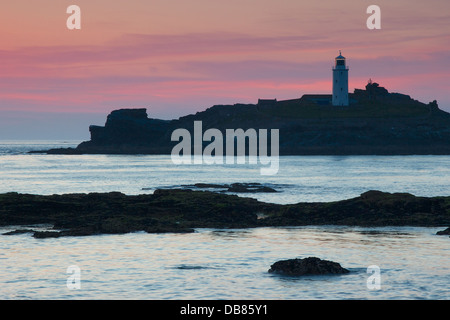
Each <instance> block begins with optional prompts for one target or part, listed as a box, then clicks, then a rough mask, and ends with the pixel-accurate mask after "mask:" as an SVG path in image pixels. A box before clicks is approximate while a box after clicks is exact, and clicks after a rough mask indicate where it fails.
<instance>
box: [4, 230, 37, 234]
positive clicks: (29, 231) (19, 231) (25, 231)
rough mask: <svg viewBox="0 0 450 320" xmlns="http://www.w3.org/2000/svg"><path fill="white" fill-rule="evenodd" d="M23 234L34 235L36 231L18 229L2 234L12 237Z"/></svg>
mask: <svg viewBox="0 0 450 320" xmlns="http://www.w3.org/2000/svg"><path fill="white" fill-rule="evenodd" d="M23 233H34V230H32V229H17V230H13V231H9V232H5V233H2V235H4V236H12V235H16V234H23Z"/></svg>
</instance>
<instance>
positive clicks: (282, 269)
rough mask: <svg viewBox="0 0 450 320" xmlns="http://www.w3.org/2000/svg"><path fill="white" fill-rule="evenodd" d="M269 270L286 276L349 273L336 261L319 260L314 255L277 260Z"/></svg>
mask: <svg viewBox="0 0 450 320" xmlns="http://www.w3.org/2000/svg"><path fill="white" fill-rule="evenodd" d="M269 272H270V273H278V274H283V275H288V276H303V275H326V274H344V273H349V271H348V270H347V269H345V268H342V267H341V265H340V264H339V263H337V262H333V261H328V260H321V259H319V258H315V257H309V258H304V259H289V260H282V261H277V262H275V263H274V264H273V265H272V266H271V267H270V269H269Z"/></svg>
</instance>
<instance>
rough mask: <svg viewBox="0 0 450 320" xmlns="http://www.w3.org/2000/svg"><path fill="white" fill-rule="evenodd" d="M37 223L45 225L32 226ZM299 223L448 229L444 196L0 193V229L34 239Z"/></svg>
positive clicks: (449, 200) (449, 210)
mask: <svg viewBox="0 0 450 320" xmlns="http://www.w3.org/2000/svg"><path fill="white" fill-rule="evenodd" d="M42 224H46V225H50V226H51V228H50V230H46V231H36V230H34V229H33V227H31V226H32V225H42ZM306 225H348V226H371V227H372V226H424V227H444V226H445V227H448V226H449V225H450V197H430V198H427V197H416V196H414V195H412V194H408V193H385V192H380V191H368V192H365V193H363V194H361V195H360V196H359V197H356V198H353V199H347V200H342V201H336V202H328V203H321V202H318V203H297V204H289V205H280V204H271V203H265V202H261V201H258V200H256V199H253V198H244V197H238V196H237V195H229V194H223V193H218V192H212V191H194V190H189V189H173V190H170V189H169V190H155V192H154V193H153V194H143V195H125V194H122V193H119V192H111V193H89V194H63V195H49V196H46V195H31V194H19V193H5V194H0V226H2V227H4V226H22V228H19V229H17V230H15V231H12V232H9V233H8V234H9V235H13V234H20V233H32V234H33V236H34V237H35V238H48V237H61V236H88V235H97V234H123V233H129V232H137V231H144V232H149V233H163V232H171V233H172V232H173V233H185V232H194V229H195V228H254V227H268V226H306Z"/></svg>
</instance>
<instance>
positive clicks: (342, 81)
mask: <svg viewBox="0 0 450 320" xmlns="http://www.w3.org/2000/svg"><path fill="white" fill-rule="evenodd" d="M335 60H336V64H335V66H334V67H333V99H332V103H333V106H348V67H347V66H346V64H345V58H344V57H343V56H342V54H341V51H339V56H337V57H336V59H335Z"/></svg>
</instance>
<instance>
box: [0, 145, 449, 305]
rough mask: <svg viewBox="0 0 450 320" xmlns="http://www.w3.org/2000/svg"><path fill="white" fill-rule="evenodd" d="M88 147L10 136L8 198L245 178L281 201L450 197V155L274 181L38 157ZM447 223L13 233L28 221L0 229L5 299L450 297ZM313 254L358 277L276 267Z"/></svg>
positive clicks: (156, 162) (5, 154)
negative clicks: (374, 194)
mask: <svg viewBox="0 0 450 320" xmlns="http://www.w3.org/2000/svg"><path fill="white" fill-rule="evenodd" d="M80 142H81V141H33V140H31V141H0V193H7V192H19V193H30V194H42V195H50V194H65V193H90V192H110V191H119V192H122V193H124V194H129V195H136V194H151V193H153V192H154V191H155V190H156V189H158V188H185V187H186V186H188V185H192V184H195V183H214V184H231V183H238V182H240V183H260V184H263V185H266V186H269V187H272V188H274V189H276V190H277V191H279V192H276V193H251V194H245V193H244V194H238V195H239V196H241V197H252V198H256V199H258V200H260V201H265V202H270V203H279V204H290V203H298V202H329V201H339V200H343V199H349V198H353V197H357V196H359V195H360V194H361V193H364V192H366V191H369V190H380V191H384V192H407V193H411V194H414V195H416V196H449V195H450V189H449V181H450V156H422V155H421V156H414V155H413V156H282V157H280V159H279V171H278V173H277V174H275V175H272V176H265V175H261V171H260V169H261V165H260V164H258V163H257V164H249V163H245V164H238V163H237V161H236V163H234V164H223V165H218V164H211V165H209V164H201V165H200V164H174V162H173V161H172V159H171V157H170V155H47V154H29V153H28V152H29V151H32V150H45V149H50V148H57V147H75V146H76V145H77V144H78V143H80ZM0 211H1V208H0ZM25 227H26V226H25ZM30 227H33V228H34V229H38V230H47V229H50V228H51V227H52V226H48V225H39V226H30ZM445 227H448V226H442V227H432V228H427V227H410V226H404V227H376V228H365V227H354V226H332V225H329V226H314V225H311V226H302V227H265V228H251V229H203V228H199V229H196V230H195V231H196V232H194V233H189V234H147V233H145V232H135V233H129V234H122V235H95V236H85V237H63V238H49V239H35V238H33V237H32V235H31V233H24V234H17V235H3V233H6V232H8V231H12V230H15V229H17V228H19V227H18V226H8V227H0V299H1V300H41V299H45V300H91V299H93V300H115V299H117V300H161V299H163V300H253V299H257V300H418V299H425V300H447V299H449V298H450V238H449V237H448V236H437V235H436V232H437V231H440V230H443V229H445ZM20 228H24V226H21V227H20ZM306 257H318V258H321V259H325V260H331V261H335V262H338V263H340V264H341V266H342V267H344V268H346V269H348V270H349V271H350V273H348V274H343V275H330V276H328V275H327V276H303V277H288V276H281V275H277V274H273V273H269V272H268V270H269V269H270V266H271V265H272V264H273V263H275V262H276V261H279V260H285V259H293V258H306Z"/></svg>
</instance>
